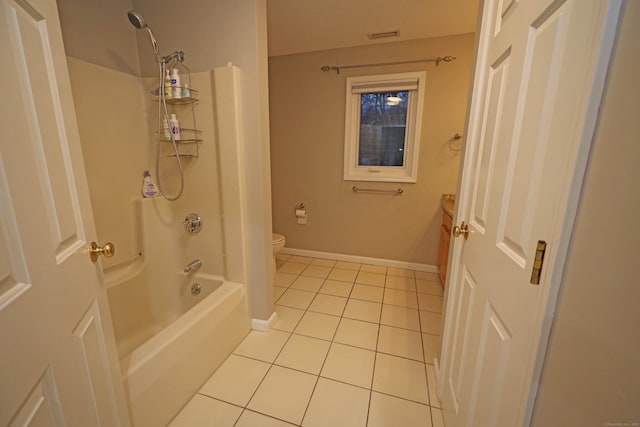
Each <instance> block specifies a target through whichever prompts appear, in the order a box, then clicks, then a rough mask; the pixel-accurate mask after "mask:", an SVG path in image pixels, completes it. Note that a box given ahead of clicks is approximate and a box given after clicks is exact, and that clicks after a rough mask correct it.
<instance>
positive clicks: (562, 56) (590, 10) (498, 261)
mask: <svg viewBox="0 0 640 427" xmlns="http://www.w3.org/2000/svg"><path fill="white" fill-rule="evenodd" d="M620 6H621V2H620V1H604V0H486V1H485V2H484V9H483V18H482V27H481V32H480V39H479V45H478V58H477V63H476V70H475V73H476V74H475V81H474V91H473V95H472V100H471V107H470V114H469V124H468V129H467V145H466V149H465V159H464V169H463V174H462V180H461V188H460V194H459V201H458V203H459V206H458V211H457V214H456V222H457V223H458V224H460V223H461V222H462V221H465V222H467V223H468V225H469V234H468V240H464V239H463V236H460V237H458V238H457V239H455V247H454V250H453V257H452V273H451V276H450V277H451V279H450V282H449V289H450V290H449V294H448V302H447V308H446V321H445V331H444V339H443V352H442V365H441V369H440V372H439V391H440V395H441V397H442V404H443V410H444V418H445V424H446V425H447V427H458V426H469V427H488V426H505V427H514V426H521V425H526V424H527V423H528V417H529V412H530V410H531V405H532V399H533V398H534V397H535V390H536V387H535V380H534V377H535V375H537V374H538V373H539V372H538V371H539V367H540V360H541V358H540V354H539V350H540V348H541V346H542V350H544V345H546V335H545V334H548V330H549V329H548V328H549V322H548V321H547V322H545V317H547V320H548V318H549V316H551V314H550V313H552V311H553V306H554V301H555V298H556V295H557V291H558V282H559V277H560V273H561V271H562V264H563V257H564V256H565V254H566V246H567V243H568V238H569V236H570V233H571V228H572V224H573V215H574V213H575V206H576V203H577V202H576V201H577V199H578V195H579V190H580V185H581V181H582V179H581V176H582V173H583V171H584V166H585V164H586V158H587V153H588V149H589V144H590V142H591V137H592V134H593V130H594V126H595V123H594V122H595V118H596V113H597V106H598V105H599V102H600V97H601V94H602V85H603V82H604V75H605V71H606V66H607V63H608V60H609V57H610V53H611V47H612V44H613V42H612V41H613V39H614V36H615V29H616V27H617V20H618V15H619V10H620ZM539 241H540V242H545V243H546V254H545V258H544V266H543V269H542V275H541V280H540V284H539V285H535V284H532V283H530V282H531V280H532V269H533V268H532V267H533V264H534V260H535V258H536V250H537V248H538V243H539Z"/></svg>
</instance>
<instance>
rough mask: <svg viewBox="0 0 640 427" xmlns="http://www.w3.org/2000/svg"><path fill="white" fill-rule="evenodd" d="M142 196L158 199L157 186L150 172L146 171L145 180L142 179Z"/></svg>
mask: <svg viewBox="0 0 640 427" xmlns="http://www.w3.org/2000/svg"><path fill="white" fill-rule="evenodd" d="M142 195H143V196H144V197H147V198H151V197H156V196H157V195H158V189H157V188H156V184H155V183H154V182H153V179H151V174H150V173H149V171H144V178H143V179H142Z"/></svg>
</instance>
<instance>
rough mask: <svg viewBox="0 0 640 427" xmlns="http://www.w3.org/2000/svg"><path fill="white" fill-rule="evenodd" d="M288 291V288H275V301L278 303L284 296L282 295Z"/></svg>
mask: <svg viewBox="0 0 640 427" xmlns="http://www.w3.org/2000/svg"><path fill="white" fill-rule="evenodd" d="M286 291H287V288H283V287H281V286H274V287H273V300H274V301H277V300H278V298H280V297H281V296H282V294H284V293H285V292H286Z"/></svg>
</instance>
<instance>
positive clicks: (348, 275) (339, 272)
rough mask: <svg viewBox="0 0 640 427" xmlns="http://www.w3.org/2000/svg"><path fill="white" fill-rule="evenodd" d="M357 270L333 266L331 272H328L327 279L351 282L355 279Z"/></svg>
mask: <svg viewBox="0 0 640 427" xmlns="http://www.w3.org/2000/svg"><path fill="white" fill-rule="evenodd" d="M357 275H358V272H357V271H356V270H343V269H340V268H334V269H333V270H332V271H331V273H329V277H328V278H329V279H331V280H338V281H340V282H349V283H353V282H354V281H355V280H356V276H357Z"/></svg>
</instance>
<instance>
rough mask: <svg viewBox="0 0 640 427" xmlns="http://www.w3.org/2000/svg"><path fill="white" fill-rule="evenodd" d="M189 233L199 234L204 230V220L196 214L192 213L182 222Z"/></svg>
mask: <svg viewBox="0 0 640 427" xmlns="http://www.w3.org/2000/svg"><path fill="white" fill-rule="evenodd" d="M182 224H184V228H185V229H186V230H187V232H188V233H197V232H199V231H200V230H201V229H202V219H201V218H200V215H198V214H196V213H190V214H189V215H187V216H186V217H185V219H184V221H183V222H182Z"/></svg>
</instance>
